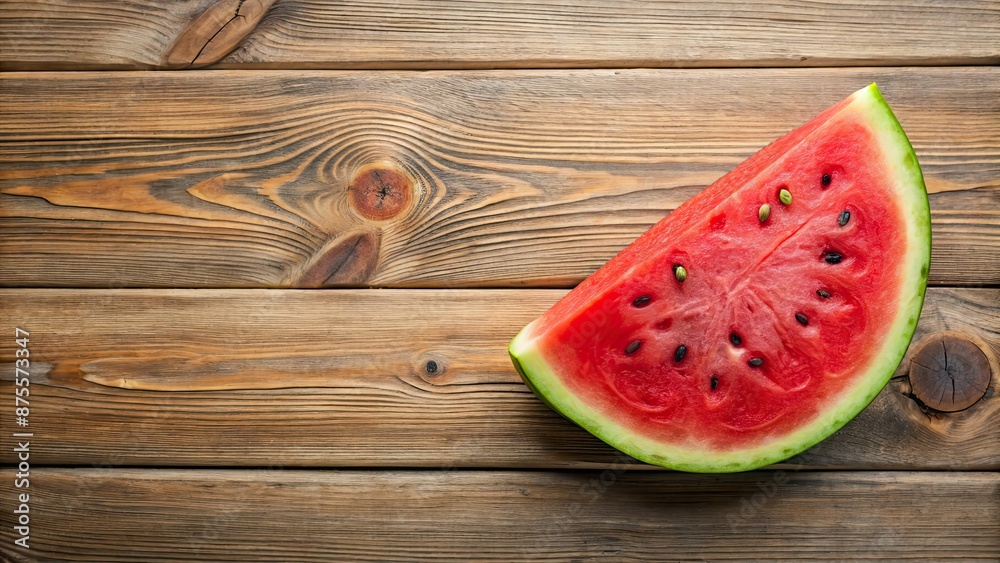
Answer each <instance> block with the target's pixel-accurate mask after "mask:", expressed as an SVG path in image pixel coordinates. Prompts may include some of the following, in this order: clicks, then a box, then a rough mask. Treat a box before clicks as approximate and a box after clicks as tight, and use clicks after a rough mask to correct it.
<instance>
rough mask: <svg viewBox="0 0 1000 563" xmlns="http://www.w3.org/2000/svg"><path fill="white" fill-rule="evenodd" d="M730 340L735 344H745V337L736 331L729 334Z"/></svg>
mask: <svg viewBox="0 0 1000 563" xmlns="http://www.w3.org/2000/svg"><path fill="white" fill-rule="evenodd" d="M729 341H730V342H732V343H733V346H741V345H742V344H743V339H742V338H740V335H738V334H736V333H735V332H734V333H732V334H730V335H729Z"/></svg>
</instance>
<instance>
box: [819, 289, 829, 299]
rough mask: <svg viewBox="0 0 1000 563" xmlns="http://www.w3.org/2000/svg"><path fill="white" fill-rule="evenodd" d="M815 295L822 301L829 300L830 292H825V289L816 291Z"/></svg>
mask: <svg viewBox="0 0 1000 563" xmlns="http://www.w3.org/2000/svg"><path fill="white" fill-rule="evenodd" d="M816 295H819V296H820V297H822V298H823V299H829V298H830V292H829V291H827V290H825V289H817V290H816Z"/></svg>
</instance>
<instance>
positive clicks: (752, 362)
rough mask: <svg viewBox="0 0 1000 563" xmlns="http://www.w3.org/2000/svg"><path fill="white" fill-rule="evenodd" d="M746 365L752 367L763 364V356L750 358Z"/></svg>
mask: <svg viewBox="0 0 1000 563" xmlns="http://www.w3.org/2000/svg"><path fill="white" fill-rule="evenodd" d="M747 365H748V366H750V367H752V368H759V367H760V366H762V365H764V358H750V361H749V362H747Z"/></svg>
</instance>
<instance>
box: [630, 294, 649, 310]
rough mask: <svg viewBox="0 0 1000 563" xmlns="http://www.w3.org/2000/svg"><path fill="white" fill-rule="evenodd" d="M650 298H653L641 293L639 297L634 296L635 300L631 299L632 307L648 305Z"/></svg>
mask: <svg viewBox="0 0 1000 563" xmlns="http://www.w3.org/2000/svg"><path fill="white" fill-rule="evenodd" d="M652 300H653V298H652V297H650V296H648V295H643V296H641V297H636V298H635V300H634V301H632V306H633V307H645V306H646V305H649V302H650V301H652Z"/></svg>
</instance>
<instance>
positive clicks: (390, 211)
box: [350, 163, 413, 221]
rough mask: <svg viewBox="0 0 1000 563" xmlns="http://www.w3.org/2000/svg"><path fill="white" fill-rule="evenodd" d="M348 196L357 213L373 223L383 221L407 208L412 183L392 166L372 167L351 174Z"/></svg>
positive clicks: (411, 191)
mask: <svg viewBox="0 0 1000 563" xmlns="http://www.w3.org/2000/svg"><path fill="white" fill-rule="evenodd" d="M350 193H351V205H352V206H353V207H354V209H355V210H357V212H358V213H360V214H361V215H362V216H364V217H367V218H368V219H372V220H373V221H384V220H386V219H392V218H393V217H395V216H397V215H399V214H400V213H402V212H403V211H404V210H405V209H406V208H407V206H409V204H410V200H411V199H412V198H413V181H412V180H411V179H410V178H409V177H408V176H407V175H406V174H405V173H403V172H402V171H400V170H399V169H397V168H395V167H393V166H391V165H388V164H385V163H379V164H371V165H368V166H365V167H364V168H362V169H361V170H359V171H358V173H357V174H355V175H354V179H353V180H352V181H351V187H350Z"/></svg>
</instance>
